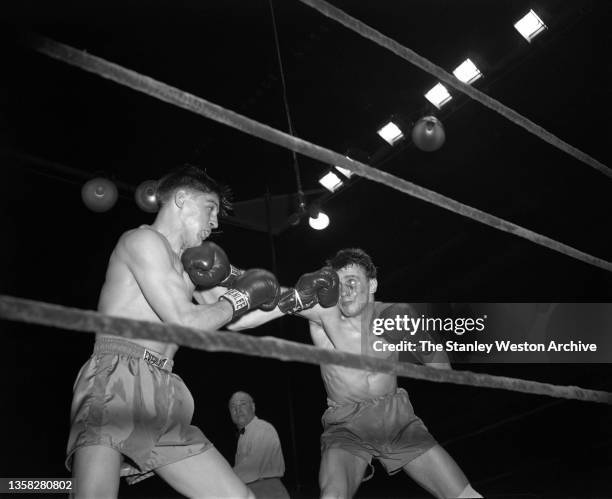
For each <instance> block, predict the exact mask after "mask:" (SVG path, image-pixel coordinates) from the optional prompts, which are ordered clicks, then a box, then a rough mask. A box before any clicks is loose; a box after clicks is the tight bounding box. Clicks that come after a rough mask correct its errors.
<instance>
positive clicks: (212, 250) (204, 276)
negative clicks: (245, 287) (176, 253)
mask: <svg viewBox="0 0 612 499" xmlns="http://www.w3.org/2000/svg"><path fill="white" fill-rule="evenodd" d="M181 262H182V263H183V267H184V269H185V271H186V272H187V274H188V275H189V278H190V279H191V281H192V282H193V283H194V284H195V285H196V286H199V287H201V288H204V289H209V288H214V287H215V286H224V287H226V288H229V287H231V286H232V285H233V284H234V281H235V280H236V278H238V277H239V276H240V275H241V274H242V273H243V272H244V271H243V270H241V269H239V268H237V267H234V266H233V265H231V264H230V262H229V258H228V257H227V255H226V254H225V251H223V250H222V249H221V247H220V246H218V245H216V244H215V243H213V242H211V241H204V242H203V243H202V244H201V245H200V246H196V247H194V248H188V249H186V250H185V251H184V252H183V255H182V256H181Z"/></svg>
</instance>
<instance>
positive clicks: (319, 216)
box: [308, 210, 329, 230]
mask: <svg viewBox="0 0 612 499" xmlns="http://www.w3.org/2000/svg"><path fill="white" fill-rule="evenodd" d="M314 215H315V216H313V214H311V215H310V218H309V219H308V225H310V226H311V227H312V228H313V229H315V230H323V229H325V228H326V227H327V226H328V225H329V217H328V216H327V215H326V214H325V213H323V212H322V211H320V210H318V211H317V212H316V214H314Z"/></svg>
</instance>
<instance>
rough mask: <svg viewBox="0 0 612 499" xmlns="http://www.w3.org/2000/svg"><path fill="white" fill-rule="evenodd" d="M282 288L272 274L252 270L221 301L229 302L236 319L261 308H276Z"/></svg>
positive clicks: (266, 309)
mask: <svg viewBox="0 0 612 499" xmlns="http://www.w3.org/2000/svg"><path fill="white" fill-rule="evenodd" d="M279 293H280V286H279V285H278V281H277V280H276V277H275V276H274V274H273V273H272V272H268V271H267V270H263V269H250V270H247V271H246V272H244V273H243V274H242V275H241V276H239V277H238V278H236V280H235V281H234V285H233V286H232V289H228V290H227V292H226V293H225V294H224V295H222V296H221V297H220V298H219V300H227V301H229V302H230V303H231V305H232V307H233V309H234V318H236V317H239V316H241V315H242V314H244V313H246V312H248V311H249V310H253V309H255V308H260V309H261V310H265V311H270V310H273V309H274V308H275V307H276V304H277V303H278V297H279Z"/></svg>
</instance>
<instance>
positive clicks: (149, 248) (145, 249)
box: [116, 226, 173, 260]
mask: <svg viewBox="0 0 612 499" xmlns="http://www.w3.org/2000/svg"><path fill="white" fill-rule="evenodd" d="M116 249H117V250H118V251H119V252H120V253H122V254H123V256H124V257H125V258H127V259H129V260H133V259H136V260H148V259H153V260H157V259H160V258H161V259H167V258H168V256H170V255H171V254H173V251H172V249H171V248H170V246H169V243H168V241H167V239H166V238H165V237H164V236H163V235H162V234H160V233H159V232H157V231H156V230H154V229H152V228H151V227H148V226H140V227H138V228H136V229H131V230H128V231H126V232H124V233H123V234H122V235H121V237H120V238H119V242H118V243H117V248H116Z"/></svg>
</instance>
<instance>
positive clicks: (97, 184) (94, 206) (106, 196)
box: [81, 177, 119, 213]
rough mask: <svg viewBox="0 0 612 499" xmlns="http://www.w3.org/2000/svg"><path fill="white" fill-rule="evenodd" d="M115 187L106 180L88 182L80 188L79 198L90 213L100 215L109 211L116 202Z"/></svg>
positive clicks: (96, 179)
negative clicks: (93, 212)
mask: <svg viewBox="0 0 612 499" xmlns="http://www.w3.org/2000/svg"><path fill="white" fill-rule="evenodd" d="M118 196H119V193H118V191H117V186H116V185H115V184H114V183H113V182H111V181H110V180H108V179H107V178H103V177H97V178H93V179H91V180H88V181H87V182H85V184H83V187H82V188H81V198H82V199H83V203H85V206H87V208H89V209H90V210H91V211H95V212H98V213H102V212H104V211H108V210H110V209H111V208H112V207H113V206H115V203H116V202H117V197H118Z"/></svg>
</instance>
